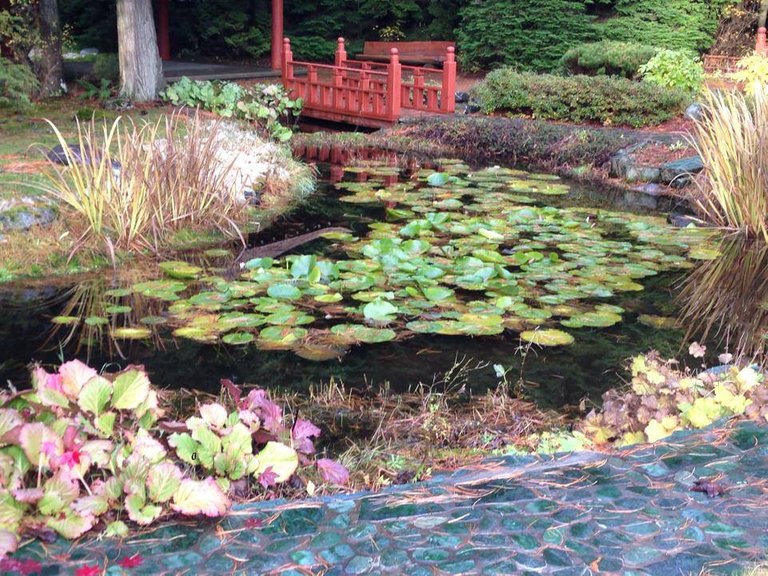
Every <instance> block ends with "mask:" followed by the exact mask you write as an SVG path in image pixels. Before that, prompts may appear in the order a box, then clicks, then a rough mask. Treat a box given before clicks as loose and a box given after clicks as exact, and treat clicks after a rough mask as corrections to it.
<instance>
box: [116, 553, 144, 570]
mask: <svg viewBox="0 0 768 576" xmlns="http://www.w3.org/2000/svg"><path fill="white" fill-rule="evenodd" d="M142 562H144V558H142V556H141V554H134V555H133V556H129V557H128V558H123V559H122V560H120V562H118V563H117V565H118V566H122V567H123V568H136V566H141V564H142Z"/></svg>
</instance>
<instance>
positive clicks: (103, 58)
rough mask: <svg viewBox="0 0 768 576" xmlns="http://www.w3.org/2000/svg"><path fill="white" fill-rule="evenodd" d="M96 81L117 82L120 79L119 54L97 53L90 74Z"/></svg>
mask: <svg viewBox="0 0 768 576" xmlns="http://www.w3.org/2000/svg"><path fill="white" fill-rule="evenodd" d="M90 76H91V78H92V79H93V80H94V81H97V82H101V80H109V82H110V83H112V84H115V83H117V82H118V81H119V80H120V62H119V60H118V58H117V54H112V53H107V54H97V55H96V58H95V59H94V61H93V69H92V70H91V74H90Z"/></svg>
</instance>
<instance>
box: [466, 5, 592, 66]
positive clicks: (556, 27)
mask: <svg viewBox="0 0 768 576" xmlns="http://www.w3.org/2000/svg"><path fill="white" fill-rule="evenodd" d="M461 16H462V20H461V24H460V26H459V28H458V29H457V30H456V41H457V45H458V54H459V60H460V64H461V66H462V68H463V69H464V70H469V71H476V70H480V69H487V68H491V67H494V66H500V65H502V66H516V67H518V68H520V69H525V70H539V71H551V70H554V69H556V68H557V67H558V65H559V61H560V57H561V56H562V55H563V53H564V52H565V51H566V50H567V48H568V46H574V45H576V44H581V43H583V42H589V41H592V40H597V39H598V37H597V36H596V33H595V30H594V28H593V25H592V22H593V17H592V16H590V15H588V14H587V12H586V7H585V3H584V2H582V1H579V0H537V1H536V2H531V1H530V0H502V1H497V2H490V1H487V0H485V1H476V2H471V3H468V4H467V6H466V7H465V8H464V9H463V10H462V11H461Z"/></svg>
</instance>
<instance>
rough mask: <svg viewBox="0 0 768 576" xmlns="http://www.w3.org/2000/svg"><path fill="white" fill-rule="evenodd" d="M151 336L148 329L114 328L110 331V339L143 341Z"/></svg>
mask: <svg viewBox="0 0 768 576" xmlns="http://www.w3.org/2000/svg"><path fill="white" fill-rule="evenodd" d="M150 336H152V330H150V329H149V328H129V327H123V328H115V329H114V330H112V337H113V338H118V339H120V340H143V339H144V338H149V337H150Z"/></svg>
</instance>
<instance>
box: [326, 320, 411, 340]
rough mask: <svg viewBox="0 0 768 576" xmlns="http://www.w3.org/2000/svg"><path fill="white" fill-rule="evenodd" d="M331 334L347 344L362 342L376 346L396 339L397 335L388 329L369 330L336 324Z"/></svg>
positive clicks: (366, 327)
mask: <svg viewBox="0 0 768 576" xmlns="http://www.w3.org/2000/svg"><path fill="white" fill-rule="evenodd" d="M331 333H332V334H335V335H336V336H339V337H341V338H343V339H344V340H345V341H347V342H349V343H354V342H363V343H365V344H378V343H380V342H389V341H391V340H394V339H395V338H397V333H396V332H395V331H394V330H390V329H388V328H371V327H369V326H361V325H359V324H337V325H336V326H334V327H333V328H331Z"/></svg>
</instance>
